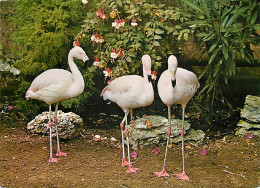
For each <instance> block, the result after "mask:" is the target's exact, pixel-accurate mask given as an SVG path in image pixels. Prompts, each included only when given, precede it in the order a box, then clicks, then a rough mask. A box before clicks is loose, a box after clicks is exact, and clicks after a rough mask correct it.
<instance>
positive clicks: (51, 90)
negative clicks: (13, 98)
mask: <svg viewBox="0 0 260 188" xmlns="http://www.w3.org/2000/svg"><path fill="white" fill-rule="evenodd" d="M73 58H77V59H80V60H82V61H84V62H85V61H87V60H88V59H89V58H88V56H87V55H86V53H85V51H84V50H83V49H82V48H81V47H79V46H75V47H74V48H72V49H71V50H70V52H69V55H68V62H69V67H70V70H71V72H69V71H67V70H63V69H50V70H47V71H45V72H43V73H41V74H40V75H39V76H37V77H36V78H35V79H34V80H33V82H32V84H31V86H30V87H29V89H28V90H27V92H26V94H25V97H26V99H30V98H31V99H37V100H41V101H44V102H46V103H47V104H48V105H49V129H50V159H49V162H50V163H52V162H58V159H57V158H53V157H52V122H51V105H52V104H54V103H56V107H55V115H54V122H55V125H56V134H57V135H56V136H57V146H58V148H57V153H56V156H67V153H64V152H61V151H60V145H59V137H58V128H57V110H58V104H59V102H60V101H63V100H65V99H70V98H73V97H76V96H78V95H80V94H81V93H82V92H83V90H84V86H85V84H84V79H83V77H82V75H81V73H80V71H79V69H78V67H77V66H76V64H75V63H74V60H73Z"/></svg>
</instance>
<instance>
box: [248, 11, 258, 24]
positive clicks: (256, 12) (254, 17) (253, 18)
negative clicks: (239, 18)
mask: <svg viewBox="0 0 260 188" xmlns="http://www.w3.org/2000/svg"><path fill="white" fill-rule="evenodd" d="M257 16H258V11H255V12H254V13H253V16H252V18H251V21H250V24H252V25H253V24H255V22H256V19H257Z"/></svg>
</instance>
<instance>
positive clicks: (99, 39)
mask: <svg viewBox="0 0 260 188" xmlns="http://www.w3.org/2000/svg"><path fill="white" fill-rule="evenodd" d="M90 39H91V41H93V45H95V43H100V44H101V43H103V42H105V39H104V37H102V36H101V35H99V34H97V33H95V34H93V35H92V36H91V38H90Z"/></svg>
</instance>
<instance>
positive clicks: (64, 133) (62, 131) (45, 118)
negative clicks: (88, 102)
mask: <svg viewBox="0 0 260 188" xmlns="http://www.w3.org/2000/svg"><path fill="white" fill-rule="evenodd" d="M51 116H52V120H53V117H54V112H52V113H51ZM57 119H58V124H57V127H58V132H59V138H61V139H70V138H74V137H77V136H78V135H79V131H78V129H79V128H80V127H81V126H82V125H83V119H82V118H81V117H80V116H79V115H77V114H75V113H73V112H68V113H64V112H62V111H61V110H58V112H57ZM48 122H49V112H42V113H41V114H39V115H38V116H36V117H35V118H34V119H33V120H32V121H30V122H29V123H28V124H27V130H29V131H30V132H31V133H33V134H49V128H48V127H49V126H48ZM52 137H54V138H55V137H56V126H55V124H54V123H53V126H52Z"/></svg>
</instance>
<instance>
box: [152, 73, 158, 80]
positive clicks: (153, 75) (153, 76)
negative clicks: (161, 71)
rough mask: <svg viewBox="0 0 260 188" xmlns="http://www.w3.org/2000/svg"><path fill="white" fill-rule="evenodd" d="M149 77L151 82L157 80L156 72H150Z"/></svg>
mask: <svg viewBox="0 0 260 188" xmlns="http://www.w3.org/2000/svg"><path fill="white" fill-rule="evenodd" d="M151 77H152V80H154V81H155V80H156V78H157V71H152V74H151Z"/></svg>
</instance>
